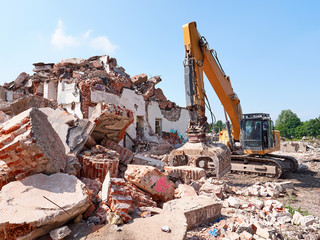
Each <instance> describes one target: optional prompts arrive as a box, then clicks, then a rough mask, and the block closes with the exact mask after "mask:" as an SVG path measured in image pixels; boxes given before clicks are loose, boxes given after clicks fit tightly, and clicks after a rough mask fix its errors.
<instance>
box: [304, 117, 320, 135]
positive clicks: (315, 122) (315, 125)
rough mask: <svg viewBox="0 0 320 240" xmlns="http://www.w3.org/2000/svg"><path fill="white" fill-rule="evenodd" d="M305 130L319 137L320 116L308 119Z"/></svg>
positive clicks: (307, 133) (308, 133)
mask: <svg viewBox="0 0 320 240" xmlns="http://www.w3.org/2000/svg"><path fill="white" fill-rule="evenodd" d="M305 132H306V135H307V136H310V137H317V136H318V135H320V117H318V118H316V119H310V120H309V121H306V122H305Z"/></svg>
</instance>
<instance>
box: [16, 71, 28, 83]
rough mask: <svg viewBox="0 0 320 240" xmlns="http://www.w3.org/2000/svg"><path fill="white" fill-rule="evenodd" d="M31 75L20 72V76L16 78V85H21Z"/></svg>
mask: <svg viewBox="0 0 320 240" xmlns="http://www.w3.org/2000/svg"><path fill="white" fill-rule="evenodd" d="M28 77H29V74H27V73H25V72H22V73H20V74H19V76H18V77H17V78H16V80H14V85H15V86H19V85H21V84H22V83H23V82H24V81H25V80H26V79H27V78H28Z"/></svg>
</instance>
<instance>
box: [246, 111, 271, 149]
mask: <svg viewBox="0 0 320 240" xmlns="http://www.w3.org/2000/svg"><path fill="white" fill-rule="evenodd" d="M241 135H242V146H243V149H244V150H255V151H257V150H266V149H270V148H272V147H274V136H273V124H272V121H271V119H270V116H269V114H266V113H253V114H243V120H242V124H241Z"/></svg>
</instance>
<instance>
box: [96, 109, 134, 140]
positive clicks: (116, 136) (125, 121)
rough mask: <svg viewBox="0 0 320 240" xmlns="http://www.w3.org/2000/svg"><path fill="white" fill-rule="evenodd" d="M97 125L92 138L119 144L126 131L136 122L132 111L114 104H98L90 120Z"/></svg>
mask: <svg viewBox="0 0 320 240" xmlns="http://www.w3.org/2000/svg"><path fill="white" fill-rule="evenodd" d="M90 120H91V121H92V122H94V123H95V124H96V126H95V128H94V130H93V132H92V137H93V138H94V140H95V141H97V142H101V141H102V140H103V139H104V138H107V139H109V140H111V141H114V142H116V143H119V142H120V141H121V140H122V139H123V138H124V136H125V133H126V129H127V128H128V127H129V126H130V124H131V123H132V122H133V121H134V118H133V113H132V111H130V110H128V109H126V108H125V107H120V106H117V105H115V104H112V103H98V104H97V106H96V108H95V109H94V111H93V113H92V116H91V118H90Z"/></svg>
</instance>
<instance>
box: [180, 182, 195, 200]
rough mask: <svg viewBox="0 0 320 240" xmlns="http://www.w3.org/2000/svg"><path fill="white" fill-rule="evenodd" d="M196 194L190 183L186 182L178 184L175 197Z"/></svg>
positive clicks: (193, 195)
mask: <svg viewBox="0 0 320 240" xmlns="http://www.w3.org/2000/svg"><path fill="white" fill-rule="evenodd" d="M196 196H198V194H197V193H196V190H194V188H193V187H192V186H190V185H187V184H179V186H178V188H177V189H176V194H175V197H177V198H186V197H196Z"/></svg>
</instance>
